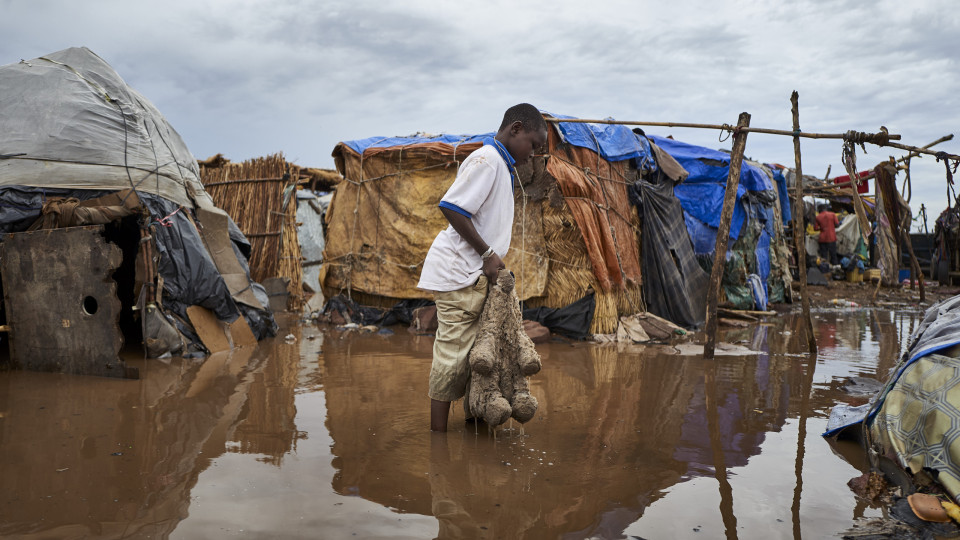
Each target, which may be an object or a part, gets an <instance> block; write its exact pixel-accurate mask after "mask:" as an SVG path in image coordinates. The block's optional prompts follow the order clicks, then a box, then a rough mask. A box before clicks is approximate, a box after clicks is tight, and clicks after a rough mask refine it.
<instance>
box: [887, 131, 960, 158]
mask: <svg viewBox="0 0 960 540" xmlns="http://www.w3.org/2000/svg"><path fill="white" fill-rule="evenodd" d="M890 138H891V139H892V138H893V137H892V136H891V137H890ZM887 146H892V147H894V148H899V149H901V150H909V151H910V152H911V153H912V154H917V155H919V154H927V155H928V156H935V155H937V154H939V153H940V152H934V151H933V150H928V149H926V148H920V147H917V146H910V145H908V144H900V143H894V142H891V143H887ZM943 156H944V157H946V158H947V159H952V160H954V161H960V156H958V155H956V154H947V153H946V152H944V153H943Z"/></svg>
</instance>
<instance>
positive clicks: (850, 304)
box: [831, 298, 860, 308]
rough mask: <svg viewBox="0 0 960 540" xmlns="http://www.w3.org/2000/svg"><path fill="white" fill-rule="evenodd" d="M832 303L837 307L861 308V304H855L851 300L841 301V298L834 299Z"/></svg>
mask: <svg viewBox="0 0 960 540" xmlns="http://www.w3.org/2000/svg"><path fill="white" fill-rule="evenodd" d="M831 303H832V304H833V305H835V306H840V307H851V308H855V307H860V304H858V303H856V302H853V301H851V300H841V299H840V298H834V299H833V300H831Z"/></svg>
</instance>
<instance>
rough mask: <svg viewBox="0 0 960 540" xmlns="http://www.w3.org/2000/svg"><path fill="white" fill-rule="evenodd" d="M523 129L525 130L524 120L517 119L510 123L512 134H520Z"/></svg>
mask: <svg viewBox="0 0 960 540" xmlns="http://www.w3.org/2000/svg"><path fill="white" fill-rule="evenodd" d="M521 131H523V122H521V121H519V120H516V121H514V122H513V123H512V124H510V134H511V135H519V134H520V132H521Z"/></svg>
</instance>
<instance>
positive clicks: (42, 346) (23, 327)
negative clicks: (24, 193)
mask: <svg viewBox="0 0 960 540" xmlns="http://www.w3.org/2000/svg"><path fill="white" fill-rule="evenodd" d="M102 232H103V227H102V226H92V227H70V228H64V229H50V230H39V231H34V232H24V233H11V234H6V235H4V236H3V245H2V256H0V277H2V280H3V296H4V307H5V308H6V313H7V323H8V324H9V326H10V333H9V337H10V356H11V357H12V359H13V360H14V362H16V363H18V364H19V365H20V366H21V367H23V368H24V369H28V370H34V371H55V372H61V373H76V374H83V375H101V376H107V377H129V376H132V377H136V376H137V374H136V370H135V369H132V368H131V369H130V370H128V369H127V368H126V366H125V365H124V363H123V361H122V360H121V359H120V356H119V354H120V348H121V347H122V346H123V335H122V334H121V332H120V328H119V326H118V324H117V322H118V320H119V317H120V309H121V306H120V300H118V299H117V294H116V291H117V284H116V283H115V282H114V280H113V278H112V275H113V272H114V270H116V268H117V267H118V266H120V263H121V262H122V260H123V254H122V252H121V251H120V248H119V247H117V246H116V245H114V244H110V243H108V242H107V241H106V240H105V239H104V238H103V236H102Z"/></svg>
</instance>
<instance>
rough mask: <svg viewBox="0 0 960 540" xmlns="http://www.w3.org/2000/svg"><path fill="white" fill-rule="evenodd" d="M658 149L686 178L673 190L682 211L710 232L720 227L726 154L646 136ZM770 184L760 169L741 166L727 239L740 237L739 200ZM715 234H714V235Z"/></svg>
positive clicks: (727, 164) (727, 169) (742, 215)
mask: <svg viewBox="0 0 960 540" xmlns="http://www.w3.org/2000/svg"><path fill="white" fill-rule="evenodd" d="M649 138H650V140H652V141H653V142H654V144H656V145H657V146H659V147H660V148H661V149H663V150H664V151H666V152H667V153H668V154H670V155H671V156H673V158H674V159H676V160H677V161H678V162H679V163H680V165H682V166H683V168H684V169H686V170H687V172H688V173H690V176H688V177H687V179H686V180H684V182H683V183H682V184H680V185H679V186H677V187H676V188H675V189H674V193H675V194H676V196H677V198H678V199H680V205H681V206H683V210H684V211H685V212H688V213H689V214H690V215H692V216H693V217H695V218H697V219H698V220H700V221H702V222H704V223H706V224H707V225H710V226H711V227H713V228H714V229H716V228H718V227H719V226H720V211H721V209H722V208H723V196H724V191H725V189H726V185H727V176H729V174H730V154H727V153H726V152H721V151H719V150H711V149H709V148H704V147H702V146H697V145H693V144H688V143H685V142H680V141H677V140H674V139H668V138H665V137H657V136H655V135H651V136H649ZM772 189H773V184H772V183H771V181H770V178H769V177H768V176H767V175H766V174H764V173H763V172H762V171H761V170H759V169H757V168H756V167H754V166H752V165H750V164H749V163H744V164H743V165H742V166H741V168H740V183H739V185H738V186H737V202H736V204H735V205H734V208H733V218H732V219H731V221H730V239H731V240H736V239H737V238H739V237H740V229H741V228H742V227H743V221H744V219H745V218H746V212H745V210H744V208H743V203H742V201H741V198H742V197H743V195H744V193H746V192H747V191H770V190H772ZM691 234H692V233H691ZM714 234H716V233H714Z"/></svg>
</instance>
